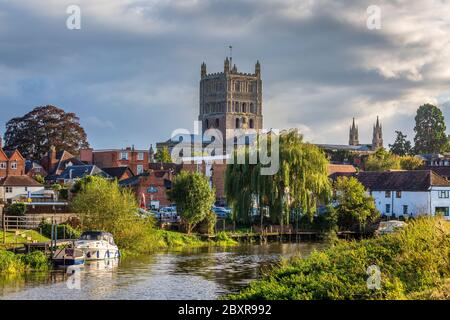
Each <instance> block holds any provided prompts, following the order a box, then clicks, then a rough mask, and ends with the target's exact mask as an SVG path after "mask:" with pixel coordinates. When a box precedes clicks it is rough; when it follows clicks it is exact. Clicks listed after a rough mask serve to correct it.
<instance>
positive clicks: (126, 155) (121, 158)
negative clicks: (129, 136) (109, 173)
mask: <svg viewBox="0 0 450 320" xmlns="http://www.w3.org/2000/svg"><path fill="white" fill-rule="evenodd" d="M120 160H128V152H121V153H120Z"/></svg>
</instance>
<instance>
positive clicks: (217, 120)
mask: <svg viewBox="0 0 450 320" xmlns="http://www.w3.org/2000/svg"><path fill="white" fill-rule="evenodd" d="M215 127H216V128H219V119H216V125H215Z"/></svg>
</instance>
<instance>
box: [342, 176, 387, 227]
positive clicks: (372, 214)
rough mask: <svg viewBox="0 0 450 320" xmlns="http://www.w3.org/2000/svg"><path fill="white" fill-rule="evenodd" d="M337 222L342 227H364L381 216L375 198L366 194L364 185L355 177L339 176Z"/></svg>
mask: <svg viewBox="0 0 450 320" xmlns="http://www.w3.org/2000/svg"><path fill="white" fill-rule="evenodd" d="M334 189H335V190H336V192H335V194H336V195H335V200H336V203H337V206H336V208H335V213H336V218H337V224H338V226H339V228H340V229H343V230H352V229H354V227H355V226H356V227H359V228H361V227H363V226H365V225H366V224H368V223H372V222H374V221H375V220H376V219H377V218H379V215H380V214H379V212H378V211H377V209H376V207H375V202H374V199H373V198H372V197H370V196H368V195H367V194H366V190H365V188H364V186H363V185H362V184H361V183H360V182H359V181H358V179H356V178H354V177H350V178H348V177H338V179H337V180H336V182H335V184H334Z"/></svg>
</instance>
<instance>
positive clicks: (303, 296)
mask: <svg viewBox="0 0 450 320" xmlns="http://www.w3.org/2000/svg"><path fill="white" fill-rule="evenodd" d="M372 265H375V266H377V267H378V268H379V271H380V276H381V277H380V287H379V289H373V290H372V289H368V285H367V281H368V277H369V275H368V273H367V270H368V267H369V266H372ZM447 279H450V233H449V227H448V222H444V221H440V220H436V219H432V218H422V219H418V220H415V221H411V222H409V223H408V225H407V227H406V228H405V229H403V230H401V231H398V232H397V233H395V234H390V235H385V236H381V237H378V238H373V239H367V240H362V241H358V242H356V241H352V242H342V241H339V242H338V243H337V244H336V245H335V246H333V247H332V248H330V249H328V250H325V251H322V252H314V253H312V254H311V255H310V256H309V257H307V258H304V259H302V258H300V257H297V258H293V259H291V260H289V261H287V260H286V261H282V262H281V263H280V265H278V266H277V267H275V268H273V270H272V271H270V272H269V273H268V274H267V275H265V276H264V277H263V279H261V280H259V281H255V282H253V283H251V284H250V285H249V286H248V287H247V288H245V289H244V290H242V291H241V292H240V293H238V294H233V295H228V296H225V297H224V298H225V299H271V300H272V299H275V300H279V299H299V300H317V299H434V298H435V299H439V298H444V299H445V297H449V296H450V283H449V282H448V280H447Z"/></svg>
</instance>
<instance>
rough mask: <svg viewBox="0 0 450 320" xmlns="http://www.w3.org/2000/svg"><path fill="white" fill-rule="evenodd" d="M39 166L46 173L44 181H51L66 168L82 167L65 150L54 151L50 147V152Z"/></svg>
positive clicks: (80, 162)
mask: <svg viewBox="0 0 450 320" xmlns="http://www.w3.org/2000/svg"><path fill="white" fill-rule="evenodd" d="M40 165H41V166H42V167H43V169H44V170H45V171H46V172H47V177H46V178H45V179H46V180H49V181H53V180H55V177H57V176H59V175H61V174H62V173H63V172H64V171H65V170H66V169H67V168H68V167H71V166H74V165H84V163H83V162H82V161H80V160H79V159H78V158H77V157H75V156H74V155H72V154H71V153H70V152H67V151H65V150H61V151H58V152H57V151H56V148H55V147H54V146H52V147H50V150H49V152H48V154H47V156H46V157H44V158H43V159H41V161H40Z"/></svg>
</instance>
